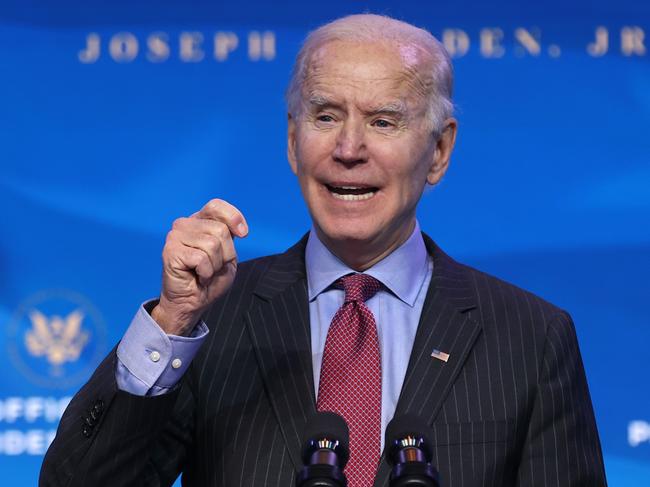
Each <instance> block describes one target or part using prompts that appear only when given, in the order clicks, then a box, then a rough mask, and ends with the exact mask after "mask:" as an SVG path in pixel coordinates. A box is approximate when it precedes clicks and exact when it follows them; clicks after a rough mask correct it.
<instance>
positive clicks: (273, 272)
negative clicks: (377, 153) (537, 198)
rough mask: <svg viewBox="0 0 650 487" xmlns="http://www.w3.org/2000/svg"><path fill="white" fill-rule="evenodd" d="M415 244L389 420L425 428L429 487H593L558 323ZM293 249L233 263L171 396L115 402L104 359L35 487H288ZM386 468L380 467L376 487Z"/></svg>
mask: <svg viewBox="0 0 650 487" xmlns="http://www.w3.org/2000/svg"><path fill="white" fill-rule="evenodd" d="M425 240H426V244H427V248H428V250H429V252H430V253H431V255H432V256H433V260H434V268H433V269H434V270H433V278H432V281H431V285H430V288H429V290H428V294H427V298H426V302H425V304H424V308H423V311H422V317H421V320H420V325H419V328H418V331H417V336H416V338H415V343H414V345H413V351H412V353H411V358H410V363H409V367H408V371H407V373H406V378H405V381H404V386H403V389H402V393H401V397H400V400H399V403H398V405H397V412H396V414H400V413H407V412H408V413H415V414H418V415H420V416H422V417H423V418H425V419H426V420H427V421H428V422H429V423H430V424H431V425H432V427H433V432H434V433H433V440H434V442H435V448H434V455H433V463H434V464H435V466H436V467H437V468H438V469H439V470H440V473H441V478H442V485H443V486H445V487H449V486H454V487H470V486H472V487H473V486H476V487H478V486H481V487H483V486H514V485H517V486H544V487H547V486H604V485H606V481H605V474H604V469H603V462H602V457H601V450H600V443H599V439H598V434H597V431H596V425H595V422H594V415H593V411H592V406H591V400H590V397H589V391H588V389H587V382H586V379H585V374H584V370H583V366H582V361H581V358H580V352H579V350H578V344H577V341H576V336H575V331H574V327H573V324H572V322H571V319H570V318H569V316H568V315H567V314H566V313H565V312H564V311H562V310H560V309H558V308H556V307H554V306H553V305H551V304H549V303H547V302H545V301H543V300H542V299H540V298H538V297H536V296H533V295H531V294H529V293H527V292H525V291H523V290H521V289H518V288H516V287H514V286H512V285H510V284H507V283H505V282H502V281H499V280H497V279H495V278H493V277H490V276H487V275H485V274H483V273H480V272H478V271H476V270H473V269H471V268H468V267H466V266H463V265H461V264H458V263H456V262H455V261H453V260H452V259H451V258H449V257H448V256H447V255H445V254H444V253H443V252H442V251H441V250H440V249H439V248H438V247H437V246H436V245H435V244H434V243H433V242H432V241H431V240H430V239H429V238H428V237H426V236H425ZM305 241H306V239H303V240H302V241H301V242H299V243H298V244H297V245H295V246H294V247H292V248H291V249H289V250H288V251H287V252H286V253H284V254H281V255H277V256H271V257H264V258H261V259H257V260H253V261H250V262H245V263H241V264H240V266H239V270H238V273H237V278H236V280H235V284H234V285H233V287H232V289H231V290H230V291H229V292H228V294H227V295H225V296H224V297H223V298H221V299H219V300H218V301H217V302H216V303H215V304H214V305H213V307H212V308H211V310H210V312H209V313H208V315H207V320H206V321H207V323H208V325H209V327H210V328H211V333H210V335H209V338H208V341H207V343H206V344H205V345H204V346H203V348H202V349H201V351H200V352H199V355H198V356H197V357H196V358H195V360H194V362H193V363H192V366H191V367H190V369H189V370H188V372H187V373H186V375H185V377H184V379H183V382H182V385H181V386H180V387H179V388H178V390H176V391H175V392H173V393H170V394H167V395H163V396H158V397H137V396H133V395H130V394H128V393H125V392H122V391H119V390H118V389H117V387H116V383H115V353H114V352H113V353H111V354H110V355H109V356H108V357H107V358H106V359H105V360H104V362H103V363H102V364H101V365H100V366H99V368H98V369H97V371H96V372H95V373H94V375H93V376H92V378H91V379H90V381H89V382H88V383H87V384H86V385H85V386H84V387H83V388H82V389H81V390H80V391H79V393H77V395H76V396H75V397H74V399H73V400H72V402H71V403H70V406H69V407H68V409H67V411H66V413H65V414H64V416H63V418H62V419H61V423H60V426H59V429H58V432H57V437H56V439H55V441H54V443H53V444H52V446H51V447H50V449H49V451H48V453H47V456H46V458H45V461H44V463H43V468H42V471H41V479H40V485H56V486H64V485H65V486H72V485H74V486H77V485H79V486H81V485H83V486H89V485H94V486H109V485H110V486H121V485H169V484H171V483H172V482H173V480H174V478H175V477H176V476H177V475H178V473H179V472H181V471H182V472H183V485H192V486H258V487H259V486H277V487H289V486H292V485H293V484H294V476H295V472H296V470H297V469H299V468H300V466H301V461H300V437H301V431H302V428H303V425H304V423H305V420H306V418H307V417H308V416H309V415H310V414H311V413H313V412H314V411H315V402H314V390H313V387H314V385H313V376H312V359H311V352H310V331H309V311H308V302H307V284H306V279H305V265H304V247H305ZM434 348H436V349H439V350H443V351H446V352H448V353H449V355H450V358H449V361H448V362H447V363H443V362H441V361H440V360H436V359H433V358H431V356H430V354H431V351H432V350H433V349H434ZM389 471H390V469H389V467H388V465H387V463H386V460H385V459H384V457H382V460H381V464H380V465H379V468H378V473H377V480H376V482H375V486H387V485H388V475H389Z"/></svg>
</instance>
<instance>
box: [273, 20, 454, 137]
mask: <svg viewBox="0 0 650 487" xmlns="http://www.w3.org/2000/svg"><path fill="white" fill-rule="evenodd" d="M333 41H351V42H368V43H378V42H388V43H391V44H396V45H398V46H400V45H401V46H404V45H407V46H415V47H416V48H417V49H418V50H420V51H421V52H423V53H424V54H425V55H426V56H427V57H428V59H429V60H430V61H431V63H430V66H431V68H430V70H427V71H426V72H425V71H423V70H422V66H421V65H422V63H418V64H419V66H417V67H416V68H417V71H418V74H419V75H420V76H422V77H423V79H424V80H425V85H426V86H427V88H428V93H427V97H428V99H429V100H428V103H429V107H428V110H427V112H428V113H427V116H428V118H429V120H430V122H431V126H432V129H433V130H434V131H435V132H436V133H437V134H438V135H439V133H440V130H441V129H442V125H443V123H444V121H445V120H446V119H447V118H449V117H450V116H451V115H452V114H453V111H454V104H453V102H452V101H451V96H452V90H453V69H452V65H451V60H450V58H449V54H448V53H447V51H446V50H445V48H444V46H443V45H442V44H441V43H440V42H439V41H438V40H437V39H436V38H435V37H433V35H431V34H430V33H429V32H428V31H426V30H424V29H420V28H418V27H415V26H413V25H411V24H408V23H406V22H402V21H401V20H396V19H393V18H391V17H386V16H383V15H375V14H360V15H349V16H347V17H342V18H340V19H337V20H334V21H333V22H330V23H328V24H325V25H323V26H321V27H319V28H318V29H316V30H314V31H312V32H311V33H310V34H309V35H308V36H307V38H306V39H305V42H304V44H303V46H302V48H301V49H300V51H299V52H298V56H297V57H296V62H295V64H294V66H293V71H292V74H291V80H290V81H289V86H288V88H287V92H286V101H287V108H288V111H289V113H290V114H291V116H292V117H298V116H299V115H300V112H301V106H302V103H301V100H302V88H303V83H304V82H305V79H306V78H307V73H308V68H309V63H310V62H311V60H312V57H313V55H314V53H315V52H316V51H317V50H318V49H319V48H321V47H322V46H324V45H325V44H327V43H329V42H333Z"/></svg>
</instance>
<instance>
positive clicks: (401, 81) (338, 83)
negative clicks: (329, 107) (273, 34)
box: [302, 41, 431, 102]
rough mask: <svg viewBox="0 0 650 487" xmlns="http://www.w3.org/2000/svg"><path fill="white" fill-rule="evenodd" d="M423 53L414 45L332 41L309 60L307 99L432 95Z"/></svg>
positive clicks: (304, 90) (317, 50) (417, 96)
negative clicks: (315, 97) (318, 96)
mask: <svg viewBox="0 0 650 487" xmlns="http://www.w3.org/2000/svg"><path fill="white" fill-rule="evenodd" d="M425 65H426V62H425V59H424V56H423V54H422V53H421V52H420V51H419V49H418V48H416V47H415V46H412V45H403V44H402V45H400V44H397V43H395V44H389V43H388V42H373V43H369V42H350V41H332V42H329V43H327V44H325V45H323V46H321V47H319V48H318V49H316V50H315V51H314V53H313V54H312V55H311V58H310V59H309V60H308V65H307V69H306V78H305V82H304V84H303V93H302V94H303V99H305V100H309V99H311V98H313V97H314V95H327V96H329V97H344V98H346V97H349V96H353V97H355V98H367V99H373V101H374V102H377V101H379V100H377V98H378V97H379V98H399V99H404V100H418V99H421V98H424V97H426V96H427V95H428V93H429V90H430V85H431V83H430V81H429V79H428V78H429V77H427V76H423V72H425V69H423V68H424V67H425Z"/></svg>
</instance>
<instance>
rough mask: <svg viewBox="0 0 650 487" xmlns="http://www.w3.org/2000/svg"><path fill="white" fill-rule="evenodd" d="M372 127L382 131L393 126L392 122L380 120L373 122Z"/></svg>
mask: <svg viewBox="0 0 650 487" xmlns="http://www.w3.org/2000/svg"><path fill="white" fill-rule="evenodd" d="M372 125H373V126H375V127H378V128H380V129H387V128H390V127H392V126H393V124H392V123H391V122H389V121H388V120H386V119H383V118H378V119H377V120H375V121H374V122H372Z"/></svg>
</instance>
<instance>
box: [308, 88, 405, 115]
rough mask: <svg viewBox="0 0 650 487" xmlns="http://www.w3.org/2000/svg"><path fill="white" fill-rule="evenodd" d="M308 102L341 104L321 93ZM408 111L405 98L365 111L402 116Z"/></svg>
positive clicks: (336, 105)
mask: <svg viewBox="0 0 650 487" xmlns="http://www.w3.org/2000/svg"><path fill="white" fill-rule="evenodd" d="M308 104H309V105H310V106H312V107H316V108H325V107H334V108H337V107H340V106H341V104H340V103H337V102H336V101H334V100H332V99H331V98H328V97H327V96H325V95H322V94H319V93H314V94H312V95H311V96H310V97H309V100H308ZM407 112H408V109H407V107H406V103H405V102H404V101H403V100H394V101H391V102H388V103H385V104H383V105H376V106H374V107H371V108H369V109H368V110H364V113H365V114H366V115H377V114H380V113H383V114H390V115H394V116H400V117H404V116H406V114H407Z"/></svg>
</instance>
